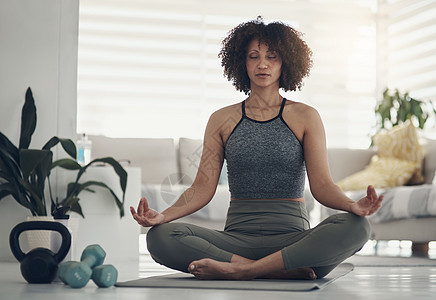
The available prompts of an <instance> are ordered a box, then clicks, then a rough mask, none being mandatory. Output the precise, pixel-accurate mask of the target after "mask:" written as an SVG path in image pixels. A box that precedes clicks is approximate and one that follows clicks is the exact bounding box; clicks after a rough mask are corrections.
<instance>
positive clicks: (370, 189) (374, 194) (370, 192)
mask: <svg viewBox="0 0 436 300" xmlns="http://www.w3.org/2000/svg"><path fill="white" fill-rule="evenodd" d="M366 193H367V196H368V199H370V200H372V201H374V200H376V199H377V198H378V197H377V192H376V191H375V188H374V186H372V185H369V186H368V189H367V192H366Z"/></svg>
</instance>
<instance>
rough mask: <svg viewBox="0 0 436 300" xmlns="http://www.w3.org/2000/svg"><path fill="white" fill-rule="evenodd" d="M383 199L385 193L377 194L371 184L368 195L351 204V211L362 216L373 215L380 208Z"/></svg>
mask: <svg viewBox="0 0 436 300" xmlns="http://www.w3.org/2000/svg"><path fill="white" fill-rule="evenodd" d="M382 200H383V195H382V196H377V193H376V191H375V189H374V187H373V186H372V185H370V186H368V188H367V190H366V197H364V198H362V199H360V200H359V201H357V202H355V203H353V204H351V212H352V213H354V214H356V215H358V216H361V217H366V216H369V215H372V214H373V213H375V212H376V211H377V210H378V209H379V208H380V206H381V202H382Z"/></svg>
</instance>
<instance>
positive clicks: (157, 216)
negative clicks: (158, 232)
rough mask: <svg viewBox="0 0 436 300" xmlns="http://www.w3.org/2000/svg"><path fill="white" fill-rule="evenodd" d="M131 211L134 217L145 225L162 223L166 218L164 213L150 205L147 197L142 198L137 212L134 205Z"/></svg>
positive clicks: (140, 223)
mask: <svg viewBox="0 0 436 300" xmlns="http://www.w3.org/2000/svg"><path fill="white" fill-rule="evenodd" d="M130 212H131V213H132V216H133V219H135V220H136V222H138V224H139V225H142V226H144V227H150V226H154V225H158V224H162V223H163V222H164V218H165V216H164V215H163V214H161V213H159V212H157V211H155V210H154V209H151V208H150V207H148V202H147V199H145V198H141V200H140V201H139V204H138V211H137V212H136V211H135V209H134V208H133V207H132V206H130Z"/></svg>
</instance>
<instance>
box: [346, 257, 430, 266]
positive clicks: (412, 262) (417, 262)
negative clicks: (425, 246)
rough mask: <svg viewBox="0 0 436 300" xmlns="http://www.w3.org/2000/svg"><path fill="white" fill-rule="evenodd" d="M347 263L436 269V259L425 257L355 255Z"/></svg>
mask: <svg viewBox="0 0 436 300" xmlns="http://www.w3.org/2000/svg"><path fill="white" fill-rule="evenodd" d="M345 262H346V263H351V264H353V265H354V266H356V267H436V259H429V258H424V257H396V256H371V255H353V256H352V257H350V258H349V259H347V260H346V261H345Z"/></svg>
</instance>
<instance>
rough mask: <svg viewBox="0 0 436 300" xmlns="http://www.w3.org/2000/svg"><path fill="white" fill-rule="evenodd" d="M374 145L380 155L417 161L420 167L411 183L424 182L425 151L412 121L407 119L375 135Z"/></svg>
mask: <svg viewBox="0 0 436 300" xmlns="http://www.w3.org/2000/svg"><path fill="white" fill-rule="evenodd" d="M374 145H375V146H376V147H377V152H378V155H379V156H380V157H393V158H398V159H401V160H409V161H412V162H415V163H417V165H418V168H417V169H416V171H415V173H414V174H413V176H412V178H411V179H410V180H409V182H406V183H409V184H420V183H423V182H424V176H423V171H422V164H423V159H424V151H423V149H422V147H421V145H420V144H419V138H418V132H417V130H416V128H415V126H414V125H413V123H412V122H410V121H407V122H406V123H404V124H402V125H398V126H395V127H394V128H392V129H391V130H390V131H387V132H381V133H378V134H376V135H375V136H374Z"/></svg>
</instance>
